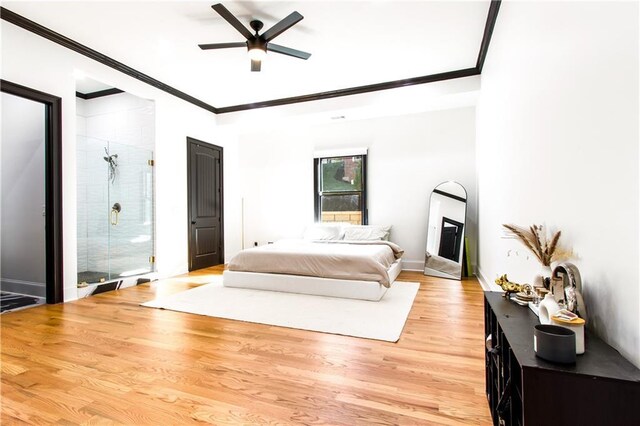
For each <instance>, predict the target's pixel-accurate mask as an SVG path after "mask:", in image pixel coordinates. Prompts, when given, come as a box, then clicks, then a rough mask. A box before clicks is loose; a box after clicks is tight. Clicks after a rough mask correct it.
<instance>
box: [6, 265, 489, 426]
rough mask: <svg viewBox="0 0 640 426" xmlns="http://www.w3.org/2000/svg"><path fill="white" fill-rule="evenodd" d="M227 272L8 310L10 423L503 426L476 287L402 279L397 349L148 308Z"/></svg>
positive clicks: (412, 276) (416, 276)
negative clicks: (495, 406) (496, 413)
mask: <svg viewBox="0 0 640 426" xmlns="http://www.w3.org/2000/svg"><path fill="white" fill-rule="evenodd" d="M221 273H222V268H221V267H215V268H208V269H203V270H200V271H195V272H192V273H190V274H185V275H183V276H179V277H175V278H171V279H166V280H161V281H157V282H153V283H148V284H143V285H139V286H136V287H133V288H128V289H123V290H117V291H112V292H108V293H103V294H100V295H96V296H92V297H90V298H87V299H82V300H78V301H75V302H71V303H66V304H62V305H45V306H39V307H35V308H31V309H25V310H21V311H17V312H11V313H7V314H3V315H2V316H1V317H0V322H1V328H2V330H1V331H2V335H1V339H2V342H1V343H2V348H1V357H2V358H1V361H2V369H1V371H2V389H1V393H2V407H1V410H2V413H1V414H2V417H1V420H2V424H23V423H26V424H52V423H55V424H189V423H202V422H205V423H212V424H230V425H231V424H332V425H354V424H362V425H373V424H379V425H396V424H443V425H452V424H490V417H489V410H488V406H487V401H486V397H485V394H484V357H483V356H484V354H483V347H484V346H483V298H482V290H481V288H480V286H479V284H478V282H477V281H476V280H475V279H465V280H463V281H451V280H444V279H438V278H432V277H425V276H423V275H422V274H420V273H417V272H402V274H401V275H400V278H399V280H401V281H417V282H420V284H421V286H420V290H419V291H418V295H417V297H416V300H415V303H414V305H413V307H412V309H411V313H410V315H409V319H408V320H407V323H406V325H405V328H404V331H403V334H402V336H401V338H400V340H399V341H398V342H397V343H389V342H380V341H375V340H369V339H359V338H354V337H348V336H340V335H331V334H324V333H316V332H311V331H305V330H296V329H290V328H282V327H275V326H270V325H263V324H252V323H246V322H241V321H232V320H227V319H221V318H211V317H205V316H198V315H191V314H185V313H180V312H173V311H165V310H159V309H151V308H144V307H142V306H139V305H140V303H143V302H146V301H149V300H152V299H154V298H156V297H160V296H164V295H168V294H172V293H176V292H179V291H184V290H187V289H190V288H193V287H196V286H198V285H201V284H204V283H207V282H209V281H211V279H213V277H214V276H215V275H219V274H221ZM397 285H401V283H398V284H397Z"/></svg>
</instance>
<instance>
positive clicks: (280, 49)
mask: <svg viewBox="0 0 640 426" xmlns="http://www.w3.org/2000/svg"><path fill="white" fill-rule="evenodd" d="M267 50H269V51H271V52H276V53H282V54H283V55H288V56H293V57H294V58H300V59H309V57H310V56H311V53H307V52H303V51H302V50H296V49H292V48H290V47H284V46H280V45H279V44H274V43H269V44H267Z"/></svg>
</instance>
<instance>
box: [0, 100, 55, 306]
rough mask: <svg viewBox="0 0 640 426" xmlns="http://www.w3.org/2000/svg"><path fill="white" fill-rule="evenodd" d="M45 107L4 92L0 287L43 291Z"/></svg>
mask: <svg viewBox="0 0 640 426" xmlns="http://www.w3.org/2000/svg"><path fill="white" fill-rule="evenodd" d="M44 143H45V106H44V104H42V103H39V102H34V101H31V100H28V99H24V98H21V97H18V96H13V95H10V94H7V93H2V153H1V155H0V158H1V160H2V165H1V170H2V214H1V216H2V226H1V234H2V264H1V277H2V289H3V290H5V291H15V292H17V293H23V294H29V295H33V296H40V297H44V296H45V293H46V292H45V281H46V280H45V270H46V263H45V262H46V259H45V224H44V219H45V218H44V216H43V215H42V212H43V208H44V204H45V198H44V185H45V180H44V163H45V162H44V159H45V158H44V157H45V148H44Z"/></svg>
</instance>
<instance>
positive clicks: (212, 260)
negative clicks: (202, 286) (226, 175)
mask: <svg viewBox="0 0 640 426" xmlns="http://www.w3.org/2000/svg"><path fill="white" fill-rule="evenodd" d="M187 149H188V157H187V173H188V185H189V187H188V192H187V194H188V199H189V200H188V201H189V270H190V271H192V270H194V269H201V268H206V267H209V266H214V265H220V264H222V263H224V235H223V223H224V222H223V217H222V216H223V208H222V148H221V147H219V146H215V145H210V144H208V143H206V142H202V141H199V140H196V139H192V138H187Z"/></svg>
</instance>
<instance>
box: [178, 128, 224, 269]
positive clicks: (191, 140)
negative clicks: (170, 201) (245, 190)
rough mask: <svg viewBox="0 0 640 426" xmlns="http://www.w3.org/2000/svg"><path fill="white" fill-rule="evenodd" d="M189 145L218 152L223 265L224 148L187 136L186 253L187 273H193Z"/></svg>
mask: <svg viewBox="0 0 640 426" xmlns="http://www.w3.org/2000/svg"><path fill="white" fill-rule="evenodd" d="M191 145H205V146H208V147H210V148H212V149H215V150H219V151H220V241H221V246H220V253H221V256H222V263H223V264H224V155H223V154H224V148H223V147H221V146H218V145H214V144H211V143H208V142H203V141H201V140H199V139H196V138H192V137H189V136H187V253H188V270H189V272H191V271H193V265H192V262H191V260H192V254H193V253H191V247H192V244H191V242H192V241H191V167H192V164H191V150H190V146H191Z"/></svg>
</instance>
